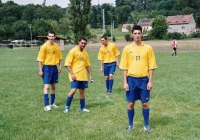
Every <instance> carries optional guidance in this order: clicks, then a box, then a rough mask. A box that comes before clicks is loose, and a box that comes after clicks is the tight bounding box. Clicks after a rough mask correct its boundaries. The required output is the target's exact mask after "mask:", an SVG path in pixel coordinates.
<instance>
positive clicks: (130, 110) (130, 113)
mask: <svg viewBox="0 0 200 140" xmlns="http://www.w3.org/2000/svg"><path fill="white" fill-rule="evenodd" d="M134 105H135V102H128V107H127V115H128V129H127V130H128V131H132V129H133V119H134V114H135V110H134Z"/></svg>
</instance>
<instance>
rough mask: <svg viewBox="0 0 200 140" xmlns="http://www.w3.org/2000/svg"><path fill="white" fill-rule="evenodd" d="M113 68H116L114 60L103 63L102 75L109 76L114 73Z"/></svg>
mask: <svg viewBox="0 0 200 140" xmlns="http://www.w3.org/2000/svg"><path fill="white" fill-rule="evenodd" d="M115 70H116V62H112V63H104V76H109V75H110V74H113V75H114V73H115Z"/></svg>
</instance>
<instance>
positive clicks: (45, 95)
mask: <svg viewBox="0 0 200 140" xmlns="http://www.w3.org/2000/svg"><path fill="white" fill-rule="evenodd" d="M47 105H49V97H48V94H44V106H47Z"/></svg>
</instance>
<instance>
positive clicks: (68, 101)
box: [66, 96, 73, 109]
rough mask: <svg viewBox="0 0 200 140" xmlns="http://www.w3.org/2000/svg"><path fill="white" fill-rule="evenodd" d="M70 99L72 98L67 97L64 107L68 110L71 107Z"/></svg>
mask: <svg viewBox="0 0 200 140" xmlns="http://www.w3.org/2000/svg"><path fill="white" fill-rule="evenodd" d="M72 99H73V96H72V97H69V96H68V97H67V101H66V106H67V107H68V109H69V107H70V105H71V102H72Z"/></svg>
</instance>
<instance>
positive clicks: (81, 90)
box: [79, 81, 90, 112]
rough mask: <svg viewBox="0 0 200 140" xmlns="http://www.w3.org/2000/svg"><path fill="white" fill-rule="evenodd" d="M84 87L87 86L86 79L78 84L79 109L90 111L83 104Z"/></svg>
mask: <svg viewBox="0 0 200 140" xmlns="http://www.w3.org/2000/svg"><path fill="white" fill-rule="evenodd" d="M85 88H88V82H87V81H81V82H80V86H79V92H80V110H81V111H82V112H90V111H89V110H88V109H86V105H85Z"/></svg>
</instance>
